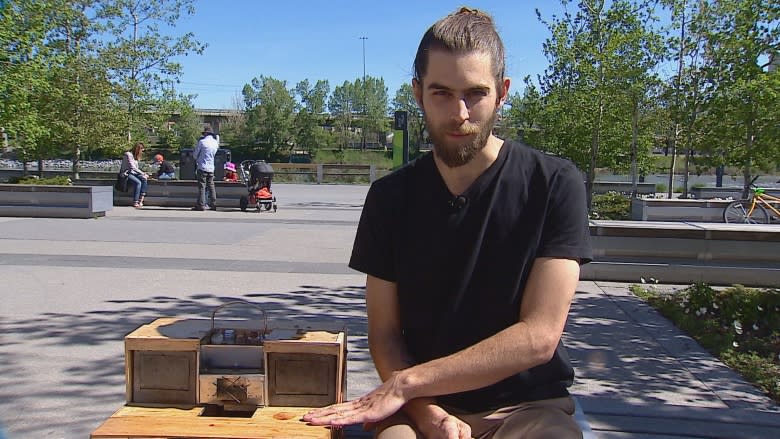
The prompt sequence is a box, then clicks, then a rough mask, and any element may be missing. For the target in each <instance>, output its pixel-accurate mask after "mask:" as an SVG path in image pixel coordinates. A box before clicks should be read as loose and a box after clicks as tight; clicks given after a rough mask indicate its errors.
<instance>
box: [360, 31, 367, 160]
mask: <svg viewBox="0 0 780 439" xmlns="http://www.w3.org/2000/svg"><path fill="white" fill-rule="evenodd" d="M360 39H361V40H362V41H363V126H362V127H361V129H360V132H361V133H362V134H363V144H362V146H361V150H365V149H366V113H367V111H368V101H367V96H366V91H367V88H366V40H367V39H368V37H365V36H362V37H360Z"/></svg>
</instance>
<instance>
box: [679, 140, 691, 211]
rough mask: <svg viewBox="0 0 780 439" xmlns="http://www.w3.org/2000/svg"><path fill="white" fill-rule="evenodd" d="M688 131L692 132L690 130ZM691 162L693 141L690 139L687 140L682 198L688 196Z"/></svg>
mask: <svg viewBox="0 0 780 439" xmlns="http://www.w3.org/2000/svg"><path fill="white" fill-rule="evenodd" d="M688 132H689V133H690V130H689V131H688ZM688 136H689V137H690V134H688ZM690 163H691V143H690V139H689V141H688V142H686V145H685V164H684V170H683V184H682V195H680V198H688V177H689V175H690Z"/></svg>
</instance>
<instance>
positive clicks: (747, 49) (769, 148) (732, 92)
mask: <svg viewBox="0 0 780 439" xmlns="http://www.w3.org/2000/svg"><path fill="white" fill-rule="evenodd" d="M704 13H706V15H707V17H706V26H703V31H704V32H705V33H704V39H705V47H706V51H705V52H704V60H705V66H704V72H705V80H706V86H705V88H706V91H707V93H706V96H705V97H704V103H703V107H704V108H705V112H706V115H705V116H704V117H703V119H704V120H703V121H702V123H703V125H704V129H705V130H706V132H707V133H708V138H709V139H708V145H707V148H706V152H707V153H708V155H709V158H710V160H721V161H722V163H725V164H729V165H735V166H738V167H740V168H741V169H742V176H743V179H744V189H743V196H744V197H746V196H747V194H748V192H749V189H750V187H749V184H750V182H751V180H752V178H753V175H754V173H755V172H756V169H755V168H756V167H759V168H761V167H762V166H766V165H771V164H775V165H776V164H777V163H778V161H780V160H779V159H780V125H778V123H777V120H778V114H780V104H779V102H780V72H778V71H777V70H774V71H770V70H769V69H768V66H769V63H770V57H771V56H773V55H774V56H776V54H777V53H778V52H779V51H780V4H778V3H777V2H773V1H767V0H717V1H713V2H712V4H711V7H708V8H706V10H705V11H704ZM765 170H766V168H765Z"/></svg>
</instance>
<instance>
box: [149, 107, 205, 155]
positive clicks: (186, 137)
mask: <svg viewBox="0 0 780 439" xmlns="http://www.w3.org/2000/svg"><path fill="white" fill-rule="evenodd" d="M174 105H176V106H177V107H178V110H174V111H173V112H172V114H174V115H175V117H174V120H173V123H170V122H166V123H165V124H164V125H162V126H160V127H159V128H158V130H159V131H158V133H159V135H158V142H157V143H158V144H159V145H160V146H162V147H163V148H165V149H167V150H168V151H170V152H172V153H178V152H180V151H181V149H182V148H192V147H194V146H195V144H196V143H197V142H198V138H199V137H200V135H201V133H202V132H203V123H202V121H201V119H200V116H198V115H197V114H196V113H195V108H194V107H193V106H192V103H190V102H189V101H188V100H182V101H179V102H178V103H177V104H174Z"/></svg>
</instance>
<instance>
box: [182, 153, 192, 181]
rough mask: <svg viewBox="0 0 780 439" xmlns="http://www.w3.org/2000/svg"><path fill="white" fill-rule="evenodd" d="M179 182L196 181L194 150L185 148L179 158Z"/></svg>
mask: <svg viewBox="0 0 780 439" xmlns="http://www.w3.org/2000/svg"><path fill="white" fill-rule="evenodd" d="M179 180H195V156H193V155H192V148H183V149H182V150H181V154H180V156H179Z"/></svg>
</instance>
